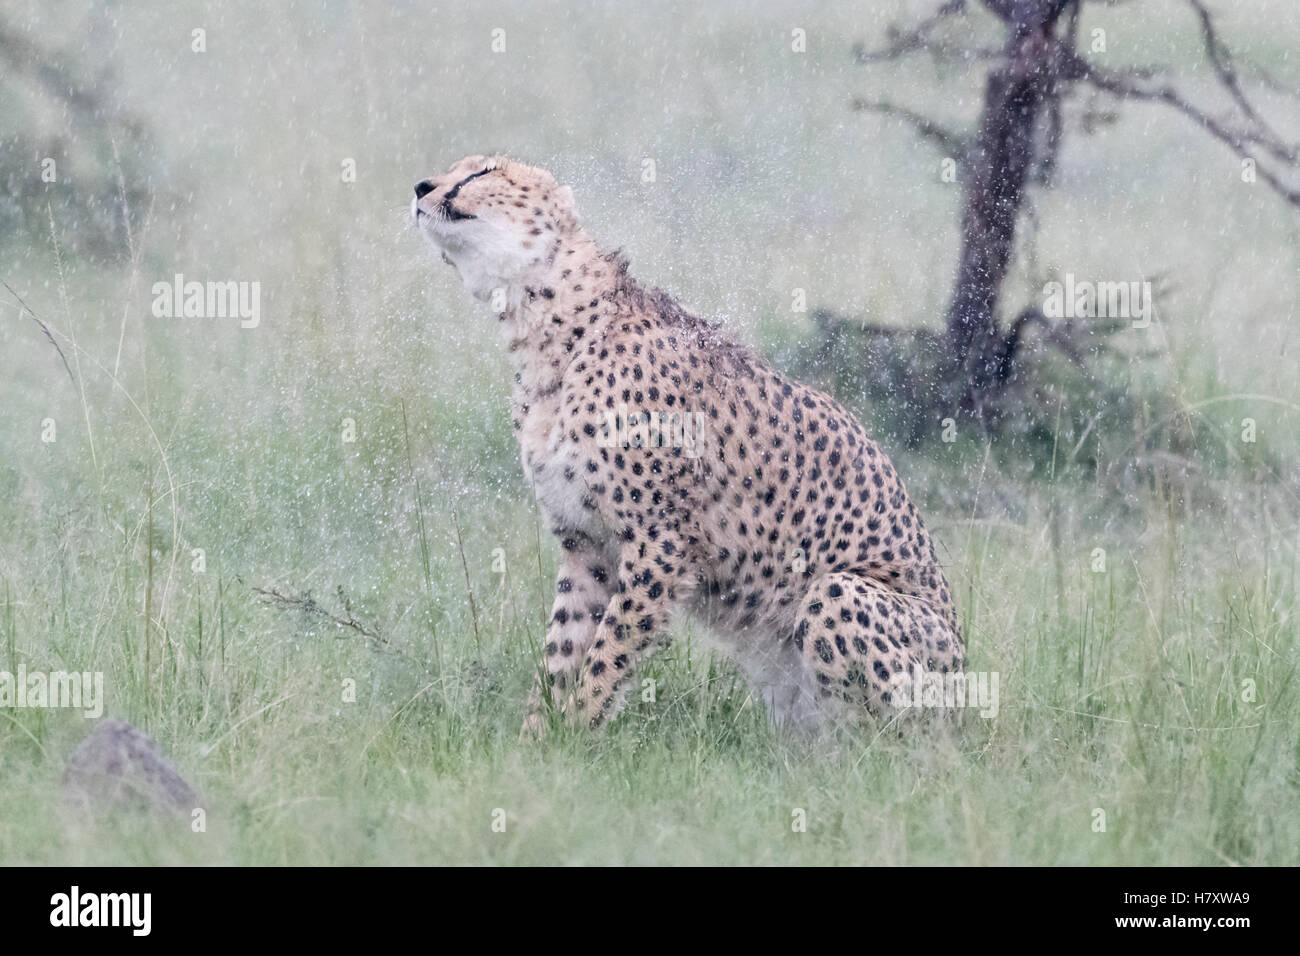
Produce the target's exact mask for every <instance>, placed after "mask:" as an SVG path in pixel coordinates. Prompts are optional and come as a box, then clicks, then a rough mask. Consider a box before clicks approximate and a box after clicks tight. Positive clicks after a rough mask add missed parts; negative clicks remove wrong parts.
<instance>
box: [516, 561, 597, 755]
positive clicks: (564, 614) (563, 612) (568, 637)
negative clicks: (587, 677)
mask: <svg viewBox="0 0 1300 956" xmlns="http://www.w3.org/2000/svg"><path fill="white" fill-rule="evenodd" d="M562 537H564V536H562ZM613 576H614V562H613V559H612V557H611V556H610V555H608V554H606V553H604V552H603V551H602V550H601V549H600V548H598V547H597V546H596V544H595V543H594V542H592V541H591V540H590V539H587V538H585V537H583V538H581V539H574V538H569V537H565V554H564V558H563V560H562V561H561V563H560V570H559V573H558V574H557V576H556V581H555V603H554V604H553V605H552V607H551V619H550V624H549V625H548V626H547V630H546V643H545V645H544V650H543V657H542V663H543V664H544V666H545V668H546V672H545V677H543V675H542V672H541V671H540V670H539V672H538V677H537V681H536V682H535V683H534V685H533V690H532V693H531V694H530V695H529V699H528V710H527V716H526V717H525V718H524V726H523V732H524V733H526V734H527V733H539V732H540V731H541V730H542V725H543V722H544V719H545V715H544V713H543V709H544V707H545V702H544V698H543V696H542V694H543V688H542V684H543V682H545V683H546V684H547V685H548V686H549V687H550V692H551V698H552V700H554V701H555V703H556V704H557V705H558V706H563V705H564V703H565V701H566V699H567V698H568V697H569V695H570V694H571V693H572V692H573V689H574V688H575V687H576V686H577V683H578V672H579V668H580V667H581V666H582V662H583V657H584V655H585V654H586V652H587V648H589V647H590V646H591V644H592V641H594V640H595V637H596V628H597V627H598V626H599V624H600V622H601V619H602V618H603V617H604V615H605V609H606V606H607V605H608V604H609V596H610V594H611V593H612V591H613V588H614V581H613Z"/></svg>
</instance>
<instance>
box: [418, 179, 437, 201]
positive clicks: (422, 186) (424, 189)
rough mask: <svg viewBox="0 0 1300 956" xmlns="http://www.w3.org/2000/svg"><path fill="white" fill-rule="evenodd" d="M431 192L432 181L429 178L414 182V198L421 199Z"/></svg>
mask: <svg viewBox="0 0 1300 956" xmlns="http://www.w3.org/2000/svg"><path fill="white" fill-rule="evenodd" d="M431 192H433V183H431V182H429V180H427V179H425V180H423V181H421V182H418V183H416V184H415V198H416V199H423V198H424V197H425V196H427V195H429V193H431Z"/></svg>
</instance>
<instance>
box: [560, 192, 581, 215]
mask: <svg viewBox="0 0 1300 956" xmlns="http://www.w3.org/2000/svg"><path fill="white" fill-rule="evenodd" d="M556 195H557V196H559V197H560V202H561V203H563V204H564V205H565V206H568V207H569V212H571V213H573V218H574V219H577V218H578V204H577V203H576V202H575V201H574V199H573V187H572V186H561V187H560V188H559V190H557V192H556Z"/></svg>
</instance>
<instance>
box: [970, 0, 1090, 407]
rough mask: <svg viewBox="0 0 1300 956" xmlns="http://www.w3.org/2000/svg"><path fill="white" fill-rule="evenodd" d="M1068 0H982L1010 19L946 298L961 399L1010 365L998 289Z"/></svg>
mask: <svg viewBox="0 0 1300 956" xmlns="http://www.w3.org/2000/svg"><path fill="white" fill-rule="evenodd" d="M1070 2H1071V0H1046V2H1045V0H985V5H986V6H987V7H989V9H991V10H992V11H993V12H994V13H996V14H997V15H998V16H999V17H1001V18H1002V19H1003V20H1004V21H1005V22H1006V24H1007V28H1008V31H1009V37H1008V39H1007V45H1006V56H1005V62H1003V64H1002V65H1001V66H999V67H998V68H997V69H995V70H994V71H993V72H992V73H990V74H989V77H988V81H987V82H986V84H985V87H984V107H983V111H982V114H981V117H980V126H979V133H978V136H977V138H976V141H975V148H974V149H973V150H972V151H971V153H970V156H969V160H968V163H967V165H968V172H967V176H966V180H965V188H964V191H963V209H962V223H961V253H960V257H959V259H958V266H957V279H956V284H955V286H954V288H953V293H952V299H951V302H950V304H949V306H948V315H947V328H948V346H949V350H950V354H951V357H952V360H953V363H954V364H955V365H956V366H957V367H958V368H959V369H960V370H961V375H960V380H962V381H964V382H965V391H964V394H963V395H962V407H963V409H965V410H967V411H975V412H977V413H978V411H979V409H980V407H981V404H982V402H981V397H982V395H983V394H984V392H985V391H986V390H987V389H989V388H990V387H991V386H993V385H995V384H996V382H997V379H998V376H999V372H1000V370H1001V369H1002V368H1004V367H1005V362H1004V358H1005V355H1004V352H1005V349H1006V347H1007V342H1006V340H1005V336H1004V335H1003V334H1002V332H1001V330H1000V329H999V328H998V324H997V319H996V315H995V313H996V308H997V303H998V292H999V290H1000V288H1001V286H1002V280H1003V279H1004V278H1005V277H1006V272H1007V266H1008V264H1009V263H1010V260H1011V252H1012V249H1013V246H1014V244H1015V236H1016V222H1017V220H1018V218H1019V215H1020V206H1021V202H1022V200H1023V198H1024V189H1025V183H1026V181H1027V179H1028V177H1029V173H1030V169H1031V167H1032V165H1033V162H1034V143H1035V128H1036V126H1037V123H1038V116H1039V113H1040V111H1041V109H1042V108H1043V106H1044V103H1045V101H1046V100H1047V98H1048V97H1049V95H1051V91H1052V90H1053V89H1054V87H1055V83H1054V81H1053V78H1054V62H1053V60H1054V53H1055V50H1056V46H1057V44H1056V40H1055V37H1054V36H1053V31H1054V29H1055V27H1056V23H1057V20H1058V18H1059V17H1060V15H1061V13H1062V12H1063V11H1064V10H1065V9H1066V8H1067V7H1068V6H1069V3H1070Z"/></svg>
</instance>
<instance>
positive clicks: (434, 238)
mask: <svg viewBox="0 0 1300 956" xmlns="http://www.w3.org/2000/svg"><path fill="white" fill-rule="evenodd" d="M419 225H420V232H421V233H423V234H424V237H425V238H426V239H427V240H429V242H430V243H431V244H432V245H433V247H434V248H435V249H437V250H438V251H439V252H441V253H443V254H444V255H445V256H446V257H447V258H448V259H449V260H450V261H451V264H452V265H454V266H455V267H456V271H457V272H458V273H459V274H460V278H461V281H462V282H464V283H465V288H467V289H468V290H469V292H470V295H472V296H474V298H476V299H479V300H480V301H487V300H488V299H490V298H491V296H492V292H493V290H494V289H507V290H508V289H510V288H511V287H512V286H515V285H519V284H521V283H522V277H523V275H524V273H525V272H526V271H527V269H528V268H529V266H531V265H532V264H533V263H534V262H535V261H536V253H535V252H534V251H533V250H530V249H524V248H523V246H522V245H521V243H522V241H523V240H522V239H520V238H519V237H517V236H515V235H513V234H511V233H504V232H502V231H500V230H498V229H495V228H494V227H493V226H492V225H490V224H489V223H487V222H484V221H483V220H481V219H474V220H462V221H459V222H454V223H450V222H438V221H435V220H433V219H430V218H428V217H425V218H422V219H421V220H420V221H419Z"/></svg>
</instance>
